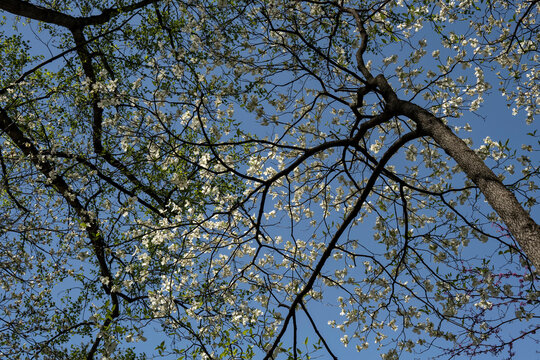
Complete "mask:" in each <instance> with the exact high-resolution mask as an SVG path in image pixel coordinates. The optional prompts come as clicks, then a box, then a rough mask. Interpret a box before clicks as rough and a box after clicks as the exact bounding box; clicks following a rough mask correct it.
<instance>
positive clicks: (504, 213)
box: [398, 101, 540, 270]
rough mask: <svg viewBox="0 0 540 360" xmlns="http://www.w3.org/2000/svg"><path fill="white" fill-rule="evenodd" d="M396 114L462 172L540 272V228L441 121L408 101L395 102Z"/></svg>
mask: <svg viewBox="0 0 540 360" xmlns="http://www.w3.org/2000/svg"><path fill="white" fill-rule="evenodd" d="M398 111H399V112H401V113H402V114H403V115H405V116H407V117H408V118H410V119H412V120H413V121H415V122H416V124H417V125H418V127H419V128H420V129H421V130H422V131H424V132H425V133H427V134H428V135H429V136H430V137H431V138H433V140H435V142H436V143H437V144H438V145H439V146H440V147H441V148H442V149H443V150H444V151H445V152H446V153H447V154H448V155H450V156H451V157H452V158H453V159H454V160H455V161H456V162H457V164H458V165H459V166H460V167H461V169H462V170H463V172H465V174H466V175H467V176H468V177H469V178H470V179H471V180H472V181H473V182H474V183H475V184H476V185H477V186H478V187H479V188H480V191H482V193H483V194H484V197H485V198H486V200H487V201H488V203H489V204H490V205H491V207H492V208H493V210H495V211H496V212H497V214H498V215H499V216H500V217H501V219H502V220H503V222H504V223H505V224H506V226H507V227H508V230H509V231H510V233H511V234H512V235H513V236H514V238H515V239H516V240H517V242H518V243H519V245H520V246H521V248H522V249H523V251H524V252H525V254H526V255H527V257H528V258H529V260H530V261H531V262H532V263H533V265H534V266H535V267H536V269H537V270H540V226H538V224H537V223H536V222H535V221H534V220H533V219H532V218H531V216H530V215H529V213H528V212H527V211H525V209H524V208H523V206H521V204H520V203H519V202H518V200H517V199H516V197H515V196H514V194H513V193H512V192H511V191H510V190H508V189H507V188H506V187H505V186H504V184H503V183H502V181H501V180H500V179H499V178H498V177H497V176H496V175H495V174H494V173H493V171H491V169H490V168H488V167H487V166H486V164H485V163H484V162H483V161H482V159H480V157H479V156H478V155H477V154H476V153H475V152H474V151H473V150H472V149H471V148H469V146H468V145H467V144H465V142H464V141H463V140H462V139H461V138H459V137H458V136H457V135H455V134H454V133H453V132H452V130H451V129H450V128H449V127H448V126H446V125H445V124H444V123H443V122H442V121H441V119H439V118H437V117H436V116H434V115H433V114H431V113H430V112H428V111H427V110H425V109H423V108H422V107H420V106H418V105H415V104H413V103H411V102H408V101H399V105H398Z"/></svg>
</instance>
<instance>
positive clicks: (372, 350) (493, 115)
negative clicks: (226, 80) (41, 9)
mask: <svg viewBox="0 0 540 360" xmlns="http://www.w3.org/2000/svg"><path fill="white" fill-rule="evenodd" d="M8 31H10V30H8ZM19 31H21V33H22V34H23V35H24V36H25V37H26V38H28V39H29V40H30V41H31V42H32V51H33V52H35V53H42V54H44V55H45V56H46V57H47V56H48V55H49V54H48V51H47V50H46V48H45V47H44V46H43V44H41V43H39V42H38V41H36V40H35V37H34V36H33V34H32V33H31V32H30V31H29V28H28V27H27V28H23V27H19ZM492 92H493V94H492V95H489V96H486V101H485V103H484V104H483V106H482V108H481V110H480V112H481V113H482V114H483V115H484V116H485V119H481V118H477V117H471V118H468V117H464V118H462V119H460V120H459V123H460V125H464V123H465V122H468V123H469V124H470V125H471V127H472V132H470V133H467V136H470V137H471V138H472V139H473V141H474V145H473V147H474V148H477V147H478V146H480V145H481V144H482V140H483V139H484V138H485V137H486V136H489V137H491V138H492V139H494V140H500V141H502V142H505V141H506V140H507V139H508V140H509V143H510V146H511V147H512V148H515V149H519V148H520V147H521V145H522V144H523V143H529V144H532V145H533V146H534V145H536V146H538V145H537V143H536V144H535V141H537V140H535V139H534V138H532V137H530V136H527V135H526V133H527V132H531V131H534V130H536V128H537V125H536V124H534V123H533V124H532V125H526V124H525V121H524V120H523V119H522V116H521V115H518V116H513V115H512V114H511V111H510V110H509V109H508V108H507V106H506V101H504V100H503V99H501V98H500V96H499V95H498V94H497V91H496V89H493V90H492ZM251 126H252V128H250V127H251ZM268 129H269V128H262V129H261V128H257V127H255V126H254V125H248V127H247V128H246V131H249V132H253V133H263V132H265V131H268ZM268 135H273V134H268ZM531 157H532V161H533V164H537V165H538V164H540V155H539V152H538V151H536V152H533V153H532V154H531ZM509 178H512V177H509ZM486 209H487V208H486ZM532 216H533V218H534V219H535V220H536V221H537V222H539V221H540V212H539V210H538V206H536V207H535V208H534V211H533V213H532ZM364 226H365V235H363V237H365V238H367V239H369V237H370V235H369V234H370V233H371V231H372V227H371V224H369V222H366V223H365V224H364ZM362 229H364V228H362ZM307 235H308V234H307ZM307 235H306V236H307ZM486 246H487V247H489V245H485V244H481V243H473V244H472V245H471V246H470V247H469V251H472V252H477V253H478V254H485V253H487V251H486ZM330 270H331V268H330ZM336 297H337V295H336ZM331 300H332V295H329V296H328V298H327V299H326V300H325V301H326V302H328V303H330V302H331ZM310 311H311V314H312V315H314V320H315V321H316V322H317V324H318V325H319V329H320V330H321V331H322V332H323V334H324V335H325V339H326V341H327V342H328V343H329V344H330V345H331V347H332V350H333V351H334V352H335V354H336V355H337V356H338V358H340V359H352V358H359V359H360V358H362V359H371V358H378V352H377V351H376V346H375V345H374V344H371V346H370V347H369V349H368V350H365V351H363V352H361V353H357V352H356V351H355V350H354V344H353V343H351V346H349V347H348V348H344V347H343V346H342V345H341V343H340V340H339V338H340V337H341V336H342V335H343V334H344V333H342V332H340V331H339V330H335V329H330V328H329V327H328V326H327V322H328V320H330V319H332V318H334V317H335V316H336V315H337V316H339V309H338V308H337V307H330V306H325V305H320V304H317V305H313V307H311V308H310ZM298 324H299V326H300V327H302V328H304V329H307V330H305V332H300V333H299V339H298V340H299V343H303V340H304V338H305V337H306V336H307V337H309V338H310V339H314V338H315V337H316V335H315V333H314V332H313V331H312V330H311V327H310V326H309V324H308V320H307V319H306V317H305V316H299V318H298ZM521 325H522V324H520V323H517V324H516V325H512V326H509V327H507V328H505V330H504V331H507V332H509V333H513V332H517V331H521V330H522V329H523V327H522V326H521ZM145 336H146V338H147V339H148V340H147V341H146V342H145V343H139V344H137V349H139V350H141V351H142V352H150V350H152V349H153V348H155V346H156V345H158V344H159V343H160V342H161V341H162V340H163V338H162V335H161V334H159V333H158V332H153V331H152V329H151V328H148V329H147V330H146V331H145ZM290 338H291V337H290V336H288V337H287V339H290ZM288 341H289V340H287V342H288ZM517 345H518V347H517V348H516V349H515V350H516V356H515V358H516V359H534V358H536V357H538V356H539V355H538V352H537V349H538V344H536V343H535V342H534V341H530V340H525V341H522V342H518V344H517ZM152 352H153V351H152ZM434 354H435V352H434V353H431V352H428V353H426V354H422V355H411V356H410V357H408V356H406V355H403V356H402V357H401V358H402V359H425V358H429V357H430V356H432V355H434ZM504 355H505V354H504V353H503V354H502V355H501V356H500V357H498V358H501V359H502V358H504ZM150 358H151V357H150ZM157 358H159V357H157ZM321 358H322V359H324V358H325V357H324V356H322V357H321ZM483 358H485V359H493V358H494V357H493V356H492V355H486V356H485V357H475V359H483ZM457 359H460V358H459V357H458V358H457Z"/></svg>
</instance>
